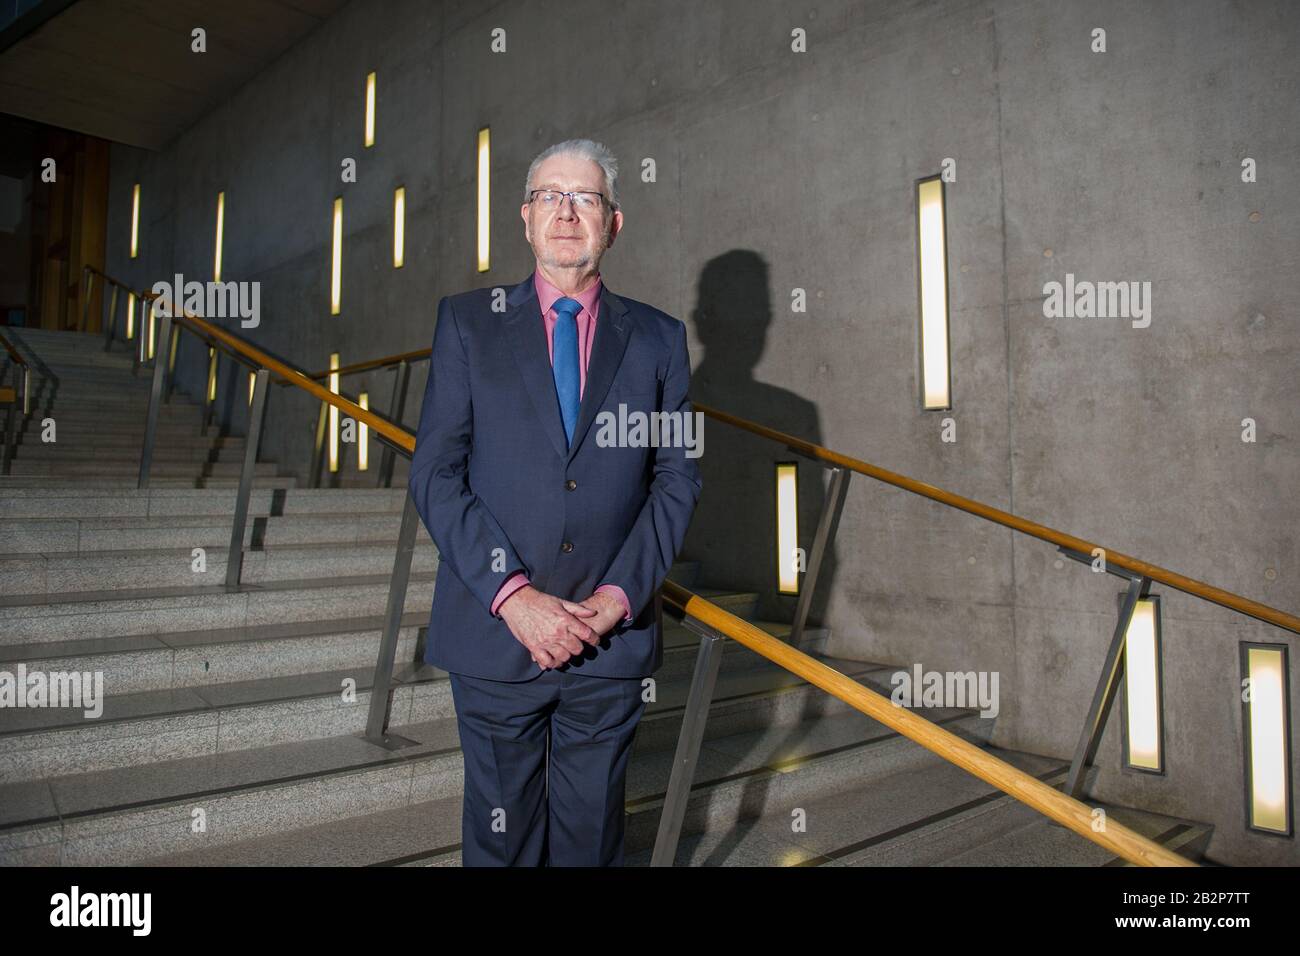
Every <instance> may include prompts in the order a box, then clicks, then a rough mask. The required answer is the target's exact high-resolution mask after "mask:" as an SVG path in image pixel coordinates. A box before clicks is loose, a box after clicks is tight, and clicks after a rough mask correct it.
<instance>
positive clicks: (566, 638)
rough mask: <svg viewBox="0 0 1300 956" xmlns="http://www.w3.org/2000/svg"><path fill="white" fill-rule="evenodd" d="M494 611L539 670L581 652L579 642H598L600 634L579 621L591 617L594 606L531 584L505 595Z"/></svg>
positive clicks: (558, 663)
mask: <svg viewBox="0 0 1300 956" xmlns="http://www.w3.org/2000/svg"><path fill="white" fill-rule="evenodd" d="M498 613H499V614H500V615H501V619H502V620H503V621H505V622H506V625H507V626H508V627H509V628H510V633H511V634H513V635H514V636H515V640H517V641H518V642H519V643H520V644H522V645H524V647H526V648H528V652H529V653H530V654H531V655H532V657H533V660H534V661H535V662H536V663H537V666H538V667H540V668H541V669H542V670H546V669H548V668H551V667H558V666H559V665H561V664H563V663H564V662H565V661H567V660H568V659H569V658H570V657H572V656H574V655H576V654H581V653H582V645H583V642H586V643H587V644H598V643H599V642H600V635H599V634H597V633H596V632H595V631H593V630H592V629H591V628H590V627H588V626H587V625H586V624H585V623H583V620H582V619H583V618H589V617H594V616H595V615H596V613H597V612H596V611H595V609H593V608H589V607H584V606H583V605H581V604H576V603H574V602H572V601H565V600H563V599H561V598H558V597H556V596H555V595H553V594H547V593H545V592H544V591H539V590H537V589H536V588H535V587H533V586H532V585H531V584H527V585H524V586H523V587H522V588H520V589H519V590H518V591H516V592H515V593H514V594H512V595H510V597H508V598H506V600H505V602H504V603H503V604H502V605H501V607H500V608H499V609H498Z"/></svg>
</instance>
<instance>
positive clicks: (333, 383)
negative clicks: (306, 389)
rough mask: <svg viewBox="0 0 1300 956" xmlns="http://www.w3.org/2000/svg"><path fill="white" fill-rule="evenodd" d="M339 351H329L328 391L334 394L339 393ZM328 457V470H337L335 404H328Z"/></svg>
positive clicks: (336, 418) (337, 415)
mask: <svg viewBox="0 0 1300 956" xmlns="http://www.w3.org/2000/svg"><path fill="white" fill-rule="evenodd" d="M338 367H339V353H338V352H331V353H330V391H331V392H333V393H334V394H335V395H337V394H338V393H339V373H338ZM329 449H330V450H329V459H330V471H331V472H336V471H338V470H339V408H338V406H337V405H330V428H329Z"/></svg>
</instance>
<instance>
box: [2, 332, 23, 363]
mask: <svg viewBox="0 0 1300 956" xmlns="http://www.w3.org/2000/svg"><path fill="white" fill-rule="evenodd" d="M0 343H3V344H4V347H5V351H6V352H8V353H9V361H11V362H13V363H14V364H15V365H21V366H22V367H23V368H28V367H29V366H28V364H27V359H25V358H23V356H22V353H21V352H19V351H18V350H17V349H16V348H14V346H13V343H12V342H10V341H9V337H8V336H7V335H5V334H4V333H3V332H0Z"/></svg>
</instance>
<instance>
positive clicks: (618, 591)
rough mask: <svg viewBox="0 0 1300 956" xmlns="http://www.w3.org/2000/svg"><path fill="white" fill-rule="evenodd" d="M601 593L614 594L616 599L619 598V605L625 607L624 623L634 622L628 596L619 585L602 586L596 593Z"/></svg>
mask: <svg viewBox="0 0 1300 956" xmlns="http://www.w3.org/2000/svg"><path fill="white" fill-rule="evenodd" d="M601 591H604V592H605V593H606V594H612V595H614V597H616V598H618V600H619V603H620V604H622V605H623V620H624V622H627V621H630V620H632V605H631V604H630V603H629V602H628V599H627V595H626V594H625V593H623V589H622V588H621V587H619V586H618V585H617V584H602V585H601V586H600V587H598V588H596V593H600V592H601Z"/></svg>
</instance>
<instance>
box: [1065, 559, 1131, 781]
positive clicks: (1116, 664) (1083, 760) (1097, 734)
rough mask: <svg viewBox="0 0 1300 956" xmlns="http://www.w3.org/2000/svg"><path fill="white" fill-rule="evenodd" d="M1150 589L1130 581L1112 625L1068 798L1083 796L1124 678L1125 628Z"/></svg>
mask: <svg viewBox="0 0 1300 956" xmlns="http://www.w3.org/2000/svg"><path fill="white" fill-rule="evenodd" d="M1150 589H1151V579H1150V578H1147V577H1134V578H1130V579H1129V582H1128V590H1127V591H1126V592H1125V593H1124V601H1123V603H1122V604H1121V605H1120V610H1119V618H1118V620H1116V622H1115V633H1114V634H1113V635H1112V636H1111V639H1110V647H1109V648H1107V650H1106V661H1105V663H1103V664H1102V666H1101V677H1100V678H1099V679H1098V681H1097V689H1096V690H1095V691H1094V692H1093V695H1092V705H1091V706H1090V707H1089V708H1088V716H1087V718H1086V719H1085V720H1084V723H1083V730H1082V731H1081V732H1080V733H1079V742H1078V743H1077V744H1076V745H1075V748H1074V759H1073V760H1072V761H1071V762H1070V775H1069V777H1068V778H1067V779H1066V781H1065V792H1066V793H1067V794H1068V795H1070V796H1071V797H1076V798H1077V797H1078V796H1079V795H1080V793H1082V792H1083V779H1084V774H1085V773H1086V772H1087V769H1088V767H1089V766H1091V765H1092V761H1093V758H1094V757H1096V755H1097V747H1098V746H1099V745H1100V743H1101V737H1102V734H1103V733H1104V732H1105V730H1106V721H1107V719H1108V718H1109V717H1110V711H1111V708H1112V706H1113V705H1114V703H1115V695H1116V694H1117V693H1118V691H1119V683H1120V680H1121V678H1122V677H1123V676H1124V640H1125V638H1126V637H1127V636H1128V627H1129V624H1130V623H1131V622H1132V620H1133V611H1134V609H1135V608H1136V607H1137V603H1138V601H1139V600H1140V599H1141V598H1144V597H1146V596H1147V594H1148V592H1149V591H1150Z"/></svg>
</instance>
